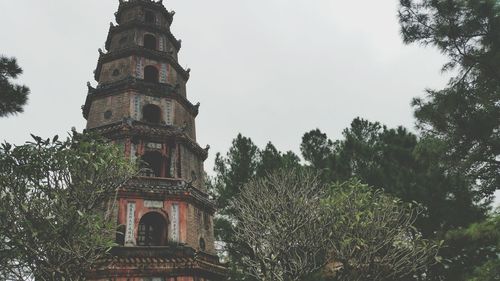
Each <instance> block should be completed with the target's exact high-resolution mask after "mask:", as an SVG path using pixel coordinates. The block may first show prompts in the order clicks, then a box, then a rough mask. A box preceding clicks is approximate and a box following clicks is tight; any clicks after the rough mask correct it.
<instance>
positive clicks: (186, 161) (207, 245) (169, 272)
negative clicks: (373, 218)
mask: <svg viewBox="0 0 500 281" xmlns="http://www.w3.org/2000/svg"><path fill="white" fill-rule="evenodd" d="M173 16H174V12H170V11H168V10H167V9H166V8H165V7H164V5H163V3H162V1H159V2H155V1H152V0H129V1H123V0H120V4H119V8H118V11H117V12H116V13H115V17H116V24H113V23H111V24H110V29H109V33H108V37H107V40H106V45H105V47H106V50H101V49H99V61H98V63H97V68H96V70H95V73H94V74H95V80H96V81H97V82H98V85H97V86H96V87H95V88H94V87H92V86H91V85H90V83H88V88H89V92H88V95H87V98H86V101H85V105H84V106H83V107H82V109H83V116H84V117H85V119H86V120H87V130H90V131H96V132H98V133H99V134H101V135H104V136H105V137H107V138H109V139H110V140H112V141H113V142H114V143H115V144H117V145H119V146H120V147H122V148H123V151H124V153H125V155H126V156H127V157H128V158H130V160H131V161H137V160H142V161H140V162H141V163H143V166H144V167H143V169H141V171H142V172H141V174H140V176H136V177H133V179H131V180H130V181H128V182H127V184H125V185H124V186H123V187H122V188H121V189H120V190H119V193H118V197H117V201H116V203H117V206H118V207H117V208H116V211H115V213H114V216H115V217H116V222H117V235H116V242H117V244H118V245H119V246H117V247H115V248H113V249H112V251H111V257H110V258H109V259H108V260H106V261H105V262H104V263H103V264H102V266H99V267H98V268H95V269H94V270H92V272H90V273H89V276H88V280H106V281H108V280H116V281H122V280H123V281H160V280H161V281H174V280H175V281H194V280H197V281H198V280H199V281H209V280H212V281H214V280H223V279H224V275H225V272H226V268H225V267H224V266H223V265H222V264H221V263H220V262H219V259H218V257H217V255H216V251H215V241H214V231H213V216H214V212H215V205H214V203H213V202H212V201H211V200H210V199H209V196H208V194H207V190H206V187H205V185H204V170H203V162H204V160H206V158H207V155H208V147H207V148H202V147H200V145H198V143H197V142H196V129H195V128H196V127H195V118H196V116H197V115H198V110H199V104H196V105H195V104H193V103H191V102H190V101H189V100H188V99H187V95H186V83H187V81H188V80H189V72H190V70H189V69H187V70H186V69H184V68H183V67H182V66H181V65H179V63H178V57H177V54H178V52H179V50H180V48H181V41H180V40H177V39H176V38H175V37H174V36H173V35H172V33H171V32H170V26H171V24H172V20H173Z"/></svg>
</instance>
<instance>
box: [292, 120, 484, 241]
mask: <svg viewBox="0 0 500 281" xmlns="http://www.w3.org/2000/svg"><path fill="white" fill-rule="evenodd" d="M343 136H344V138H343V139H342V140H338V141H335V142H334V141H331V140H330V139H328V137H327V136H326V135H324V134H323V133H321V132H320V131H319V130H313V131H311V132H309V133H306V134H305V135H304V137H303V139H302V145H301V148H302V152H303V155H304V158H305V159H306V160H308V161H309V162H310V164H311V165H312V166H313V167H314V168H317V169H322V170H323V171H325V172H324V173H325V174H328V175H329V180H332V181H341V182H342V181H346V180H349V179H350V178H352V177H356V178H358V179H360V180H361V181H362V182H364V183H367V184H369V185H371V186H383V187H384V190H385V191H386V192H388V193H390V194H392V195H394V196H396V197H398V198H401V199H402V200H404V201H405V202H412V201H416V202H418V203H420V204H423V205H424V206H425V207H426V211H425V216H422V217H421V218H420V219H419V220H418V221H417V226H418V227H419V229H420V231H422V233H423V234H424V235H425V236H426V237H433V236H434V235H435V234H436V233H438V232H439V233H444V232H446V231H447V230H448V229H452V228H455V227H462V226H467V225H468V224H470V223H472V222H475V221H477V220H478V219H481V218H483V213H484V211H485V210H484V208H483V207H481V206H479V205H477V204H476V203H477V201H478V199H479V198H477V197H476V196H475V194H474V192H472V191H471V190H470V187H471V185H472V184H471V182H470V181H469V180H467V179H465V178H464V177H462V176H460V175H457V174H450V173H447V171H446V170H445V168H443V165H442V155H443V153H444V149H445V145H444V144H443V142H442V141H440V140H439V139H435V138H430V137H427V138H423V139H418V138H417V136H415V135H414V134H412V133H410V132H408V131H407V130H406V129H405V128H403V127H398V128H396V129H388V128H387V127H385V126H383V125H381V124H379V123H377V122H375V123H373V122H369V121H367V120H364V119H360V118H356V119H354V120H353V122H352V123H351V126H350V127H349V128H347V129H345V130H344V132H343ZM311 139H313V140H312V141H311ZM319 140H321V141H319ZM318 143H322V144H320V145H318ZM325 146H328V147H331V148H330V149H328V151H330V153H329V154H328V153H324V149H323V147H325ZM315 147H320V148H319V151H321V152H322V153H321V154H320V155H321V157H322V158H324V159H326V160H322V161H320V162H319V163H321V164H320V165H318V163H314V162H311V160H310V158H309V157H308V156H307V155H311V154H315V153H318V152H317V151H314V149H315ZM306 149H308V150H309V151H305V150H306ZM457 212H460V213H459V214H457Z"/></svg>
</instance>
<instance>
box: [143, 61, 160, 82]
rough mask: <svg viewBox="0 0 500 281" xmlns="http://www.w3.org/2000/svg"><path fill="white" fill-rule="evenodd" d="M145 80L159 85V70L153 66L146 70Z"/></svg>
mask: <svg viewBox="0 0 500 281" xmlns="http://www.w3.org/2000/svg"><path fill="white" fill-rule="evenodd" d="M144 80H145V81H146V82H150V83H158V69H157V68H156V67H154V66H152V65H148V66H146V67H145V68H144Z"/></svg>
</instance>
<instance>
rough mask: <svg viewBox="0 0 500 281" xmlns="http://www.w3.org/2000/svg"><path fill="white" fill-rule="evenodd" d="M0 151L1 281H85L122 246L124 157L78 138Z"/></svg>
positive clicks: (99, 142) (127, 172) (128, 168)
mask: <svg viewBox="0 0 500 281" xmlns="http://www.w3.org/2000/svg"><path fill="white" fill-rule="evenodd" d="M33 139H34V142H27V143H26V144H25V145H21V146H14V145H11V144H8V143H4V144H2V146H1V148H0V241H1V243H0V256H1V257H2V258H1V259H0V279H7V280H29V279H31V278H34V279H36V280H84V275H85V273H86V272H87V271H88V270H89V269H90V268H91V267H93V266H95V265H96V264H98V262H99V261H100V260H101V259H102V258H103V257H104V256H105V255H106V253H107V251H108V250H109V249H110V247H112V246H113V245H114V236H115V221H114V220H112V219H111V216H110V215H111V213H112V211H113V210H114V209H115V207H116V206H115V205H114V201H115V200H114V197H115V194H116V191H117V189H118V188H119V187H120V186H121V185H122V184H124V182H125V181H126V180H127V179H128V178H129V177H130V176H132V175H134V173H135V167H134V166H132V165H131V164H130V161H129V160H127V159H125V158H124V157H123V152H122V151H121V150H120V149H119V148H118V147H115V146H112V145H109V144H108V143H107V142H106V141H104V140H103V139H100V138H97V137H96V136H93V135H89V134H78V133H76V132H73V134H72V136H71V137H69V138H68V139H66V140H64V141H60V140H58V137H57V136H56V137H54V138H53V139H52V140H51V139H46V140H44V139H42V138H40V137H37V136H33Z"/></svg>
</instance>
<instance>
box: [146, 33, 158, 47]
mask: <svg viewBox="0 0 500 281" xmlns="http://www.w3.org/2000/svg"><path fill="white" fill-rule="evenodd" d="M144 48H146V49H150V50H156V37H154V36H153V35H151V34H146V35H144Z"/></svg>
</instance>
